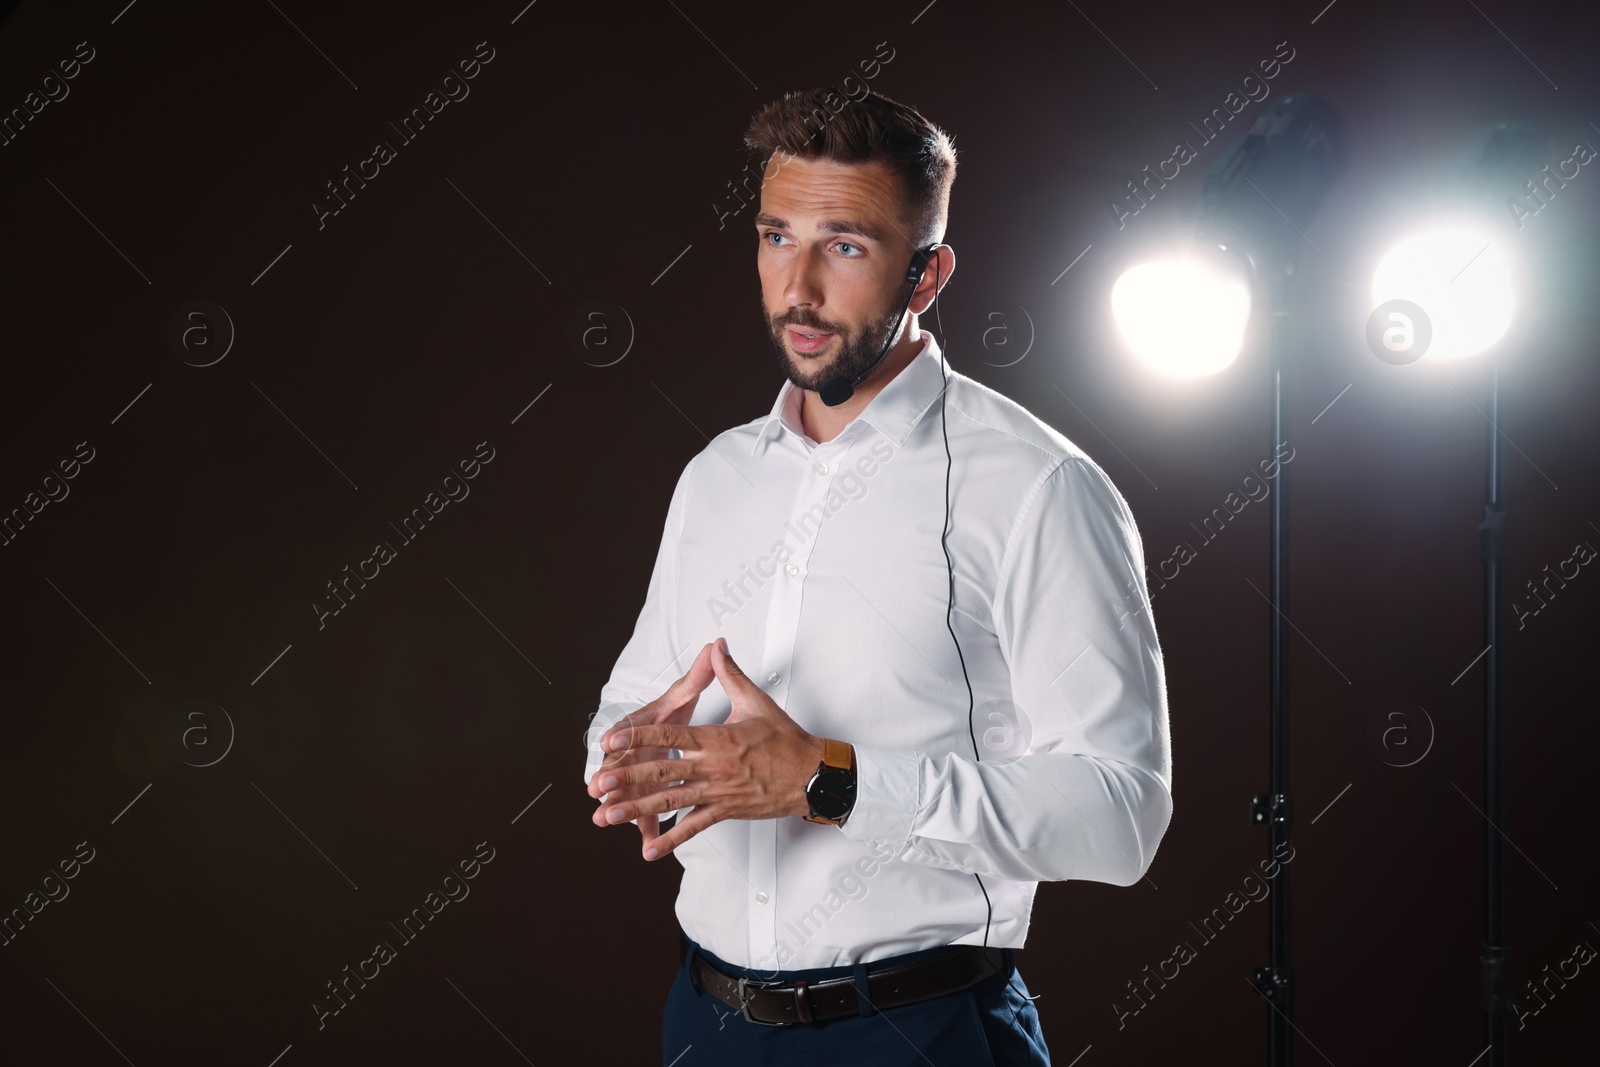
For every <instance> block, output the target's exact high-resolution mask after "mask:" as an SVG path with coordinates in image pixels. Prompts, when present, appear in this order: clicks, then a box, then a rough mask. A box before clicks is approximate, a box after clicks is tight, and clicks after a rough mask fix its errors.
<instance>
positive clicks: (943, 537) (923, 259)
mask: <svg viewBox="0 0 1600 1067" xmlns="http://www.w3.org/2000/svg"><path fill="white" fill-rule="evenodd" d="M938 247H939V246H938V245H937V244H932V245H929V246H928V247H926V248H918V249H916V250H914V251H913V252H912V253H911V263H910V265H909V266H908V267H907V268H906V281H907V282H908V283H909V284H910V286H911V291H910V292H908V293H907V294H906V302H905V304H904V305H902V306H901V308H900V315H899V317H898V318H896V319H895V324H894V329H893V330H890V331H889V336H888V337H887V338H885V339H884V342H883V349H882V351H880V352H879V353H878V358H877V359H874V360H873V361H872V363H871V365H869V366H868V367H867V369H866V370H864V371H862V372H861V373H860V374H858V375H856V376H855V377H854V378H851V379H849V380H846V379H844V378H835V379H833V380H831V381H828V382H826V383H824V384H823V385H822V386H820V387H819V388H818V389H817V396H818V398H820V399H821V401H822V402H823V403H824V404H826V405H827V406H828V407H830V408H831V407H838V406H839V405H840V404H842V403H844V402H845V401H846V400H849V399H850V397H851V396H852V395H853V394H854V393H855V390H856V386H858V385H860V384H861V380H862V379H863V378H865V377H866V376H867V375H868V374H871V373H872V371H873V370H874V369H875V368H876V367H877V366H878V364H879V363H882V362H883V358H884V356H886V355H888V354H889V346H890V345H892V344H893V343H894V339H895V337H896V336H897V335H898V334H899V333H900V325H901V323H903V322H904V321H905V317H906V312H907V311H909V310H910V308H911V297H912V296H913V295H915V293H916V288H917V284H918V283H919V282H921V281H922V275H923V273H924V272H925V271H926V270H927V269H928V263H929V262H930V261H932V263H933V276H934V288H933V313H934V316H935V317H936V318H937V319H938V322H939V334H940V336H941V337H943V338H946V339H948V337H949V334H947V333H945V329H944V316H943V315H941V314H940V313H939V290H940V289H941V288H942V287H943V286H942V284H941V279H940V277H939V260H938V258H937V257H935V256H934V255H933V253H934V250H935V249H937V248H938ZM945 359H946V352H945V345H943V344H941V345H940V346H939V376H940V378H941V379H942V381H941V384H940V387H939V430H940V433H941V434H943V436H944V526H943V527H942V528H941V530H940V532H939V547H940V548H941V549H943V550H944V562H945V570H946V573H947V574H948V576H949V580H950V584H949V593H948V597H947V599H946V601H945V614H944V624H945V628H946V629H947V630H949V631H950V640H951V641H953V642H954V643H955V646H956V658H957V659H958V660H959V661H960V662H961V678H962V680H963V681H965V682H966V684H967V735H968V737H970V738H971V739H972V758H973V759H974V760H980V759H981V758H982V757H981V756H980V755H979V753H978V735H977V733H976V731H974V730H973V727H972V714H973V696H972V679H971V678H970V677H969V676H968V675H967V659H966V656H964V655H963V654H962V652H961V641H960V640H959V639H958V638H957V637H956V630H955V626H954V624H953V623H952V622H951V616H952V615H953V614H954V612H955V597H956V565H955V561H954V560H953V559H952V558H951V556H950V546H949V543H948V538H949V535H950V470H951V467H952V466H953V463H952V460H951V456H950V431H949V428H948V426H947V425H946V422H945V402H944V396H945V393H947V392H948V391H949V389H950V378H949V374H948V372H947V368H946V363H945ZM972 877H973V878H974V879H976V880H977V883H978V889H979V890H980V891H981V892H982V893H983V902H984V905H985V906H986V907H987V908H988V917H987V918H986V919H985V920H984V924H983V947H984V948H985V949H987V948H988V947H989V927H990V926H991V924H992V923H993V922H994V904H993V902H992V901H990V899H989V890H988V889H986V888H984V884H983V879H982V878H981V877H979V876H978V874H977V873H976V872H974V873H973V875H972ZM1011 988H1013V989H1016V991H1017V995H1018V996H1020V997H1023V998H1024V999H1027V1000H1037V999H1038V997H1039V994H1037V993H1035V994H1033V995H1032V996H1029V995H1028V994H1026V993H1024V992H1022V990H1020V989H1017V987H1016V985H1015V976H1014V975H1013V977H1012V979H1011ZM1021 1010H1022V1006H1021V1005H1020V1004H1019V1005H1018V1006H1017V1011H1016V1012H1013V1013H1012V1019H1013V1021H1015V1018H1016V1015H1017V1013H1018V1012H1021Z"/></svg>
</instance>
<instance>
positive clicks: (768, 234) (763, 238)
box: [761, 230, 783, 248]
mask: <svg viewBox="0 0 1600 1067" xmlns="http://www.w3.org/2000/svg"><path fill="white" fill-rule="evenodd" d="M769 237H777V238H780V239H781V238H782V237H783V234H781V233H779V232H778V231H777V230H768V231H767V232H766V233H764V234H762V235H761V241H762V243H763V244H768V245H772V247H774V248H776V247H777V245H775V244H773V242H771V241H768V240H767V238H769Z"/></svg>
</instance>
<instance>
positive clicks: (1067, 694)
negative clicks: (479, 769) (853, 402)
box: [584, 332, 1172, 970]
mask: <svg viewBox="0 0 1600 1067" xmlns="http://www.w3.org/2000/svg"><path fill="white" fill-rule="evenodd" d="M922 337H923V338H924V339H925V344H924V347H923V349H922V350H921V351H920V352H919V353H918V354H917V355H916V356H915V357H914V358H913V359H912V361H911V362H910V363H909V364H908V365H907V366H906V367H905V368H904V369H903V370H902V371H901V372H900V373H899V374H897V375H896V376H895V377H894V378H893V379H892V380H891V381H889V382H888V383H887V384H886V385H885V386H884V387H883V389H882V390H881V391H879V393H878V394H877V395H876V396H874V397H873V398H872V400H871V401H870V402H869V403H868V404H867V406H866V408H865V409H863V410H862V411H861V413H860V414H859V415H858V416H857V417H856V418H855V419H854V420H852V421H851V422H850V423H849V424H848V425H847V426H846V427H845V428H844V429H843V431H841V432H840V433H839V435H838V436H837V437H835V438H834V439H833V440H831V441H827V442H824V443H821V444H819V443H817V442H816V441H813V440H811V439H810V438H809V437H807V436H806V434H805V432H804V431H803V430H802V428H801V425H800V419H799V412H800V400H801V396H802V393H801V391H800V390H798V389H797V388H795V386H794V385H793V384H792V383H789V382H785V383H784V385H783V387H782V389H780V390H779V393H778V397H777V401H776V402H775V403H774V404H773V406H772V410H771V412H770V413H769V414H768V415H765V416H763V417H761V418H758V419H755V420H753V421H751V422H747V423H745V424H744V425H742V426H736V427H734V428H732V429H730V430H727V431H725V432H723V433H721V434H719V435H718V436H717V438H716V439H715V440H714V441H712V442H711V443H710V445H708V446H707V447H706V448H705V449H703V450H702V451H701V452H700V453H699V454H697V455H696V456H695V457H694V458H693V459H691V460H690V461H689V463H688V464H687V466H685V467H684V469H683V473H682V475H681V476H680V477H679V479H678V483H677V487H676V489H675V490H674V491H673V494H672V501H671V504H670V505H669V506H668V509H667V517H666V524H665V529H664V530H663V532H662V537H661V546H660V550H659V552H658V554H657V556H656V561H655V568H654V573H653V574H652V575H651V579H650V585H649V588H648V590H647V591H646V595H645V602H644V609H643V610H642V611H641V612H640V614H639V618H638V621H637V623H636V625H635V627H634V630H633V635H632V637H631V638H630V639H629V641H628V643H627V645H626V646H625V647H624V648H623V650H622V654H621V656H620V657H619V658H618V660H617V662H616V666H615V668H614V669H613V670H612V673H611V677H610V679H609V680H608V681H607V683H606V684H605V686H604V687H603V688H602V689H601V692H600V699H601V702H602V704H601V710H600V713H599V714H597V715H596V716H595V719H594V724H593V729H592V731H591V735H590V742H591V743H590V751H589V758H588V762H587V764H586V766H585V768H584V781H585V782H586V783H587V782H588V780H589V778H590V777H591V776H592V775H593V774H594V772H595V770H596V769H598V767H599V765H600V761H601V759H602V754H601V753H600V752H599V751H598V749H597V748H596V747H595V742H597V741H598V738H599V735H600V733H601V731H603V730H604V729H605V728H606V727H607V726H608V725H610V724H611V723H612V722H613V721H615V720H616V719H617V718H618V717H620V715H621V714H622V713H625V712H627V711H631V710H634V709H636V708H638V707H640V706H641V705H643V704H645V703H648V702H649V701H651V700H654V699H655V698H656V697H658V696H660V695H661V693H662V691H663V690H664V689H666V687H667V686H668V685H670V684H671V683H672V682H673V681H674V680H675V679H677V678H678V677H679V676H680V675H682V674H683V673H684V672H685V671H687V670H688V669H689V666H690V665H691V664H692V663H693V661H694V658H695V656H696V655H697V654H698V652H699V651H700V649H701V648H702V647H703V646H704V645H705V644H706V643H707V642H709V641H713V640H715V639H716V638H717V637H719V636H722V637H726V638H727V642H728V650H729V653H730V654H731V655H732V656H733V657H734V659H735V660H736V661H737V662H738V663H739V665H740V667H741V668H743V670H744V671H745V673H746V674H748V675H749V677H750V678H751V679H752V680H753V681H754V682H755V683H756V684H757V685H758V686H760V687H761V688H762V689H763V690H764V691H765V692H766V693H767V694H768V695H770V696H771V697H772V699H773V700H774V701H776V702H777V703H778V705H779V706H780V707H782V708H783V709H784V710H785V711H786V712H787V713H788V714H789V716H790V717H791V718H793V719H794V720H795V721H796V722H797V723H799V724H800V725H801V726H802V727H804V728H805V729H806V730H808V731H810V732H811V733H812V734H815V735H817V736H819V737H833V738H838V739H840V740H843V741H847V742H850V743H851V744H853V745H854V746H855V751H856V764H857V775H858V786H857V796H856V801H855V807H854V809H853V810H852V811H851V813H850V816H849V818H848V819H847V820H846V822H845V823H844V825H843V826H832V825H826V824H820V823H812V822H807V821H806V820H804V819H801V818H799V817H798V816H795V817H786V818H781V819H762V820H735V819H727V820H723V821H721V822H719V823H717V824H715V825H714V826H712V827H710V828H709V829H706V830H703V831H701V832H700V833H699V834H697V835H696V836H695V837H693V838H691V839H690V840H689V841H688V842H686V843H684V844H682V845H680V846H678V848H677V849H676V850H675V851H674V852H673V855H674V856H676V857H677V859H678V862H679V863H680V864H682V866H683V869H684V873H683V880H682V884H681V886H680V888H679V892H678V899H677V906H676V911H677V918H678V922H679V923H680V925H681V926H682V928H683V930H684V932H685V933H686V934H688V936H689V937H691V938H693V939H694V940H695V941H696V942H698V943H699V944H700V945H702V946H703V947H705V948H706V949H708V950H709V951H711V952H713V953H715V954H716V955H717V956H720V957H722V958H723V959H725V960H727V961H729V962H730V963H735V964H739V965H741V966H746V967H752V968H759V969H762V970H778V969H796V968H809V967H828V966H838V965H842V964H853V963H858V962H869V961H872V960H876V959H880V958H882V957H885V956H891V955H896V954H898V953H903V952H911V951H915V950H918V949H925V948H932V947H935V946H939V945H950V944H973V945H978V944H983V943H984V942H985V939H987V943H988V944H990V945H994V946H1002V947H1012V948H1020V947H1021V946H1022V945H1023V942H1024V940H1025V938H1026V937H1027V932H1028V920H1029V917H1030V914H1031V910H1032V906H1033V897H1034V892H1035V890H1036V889H1037V887H1038V883H1039V881H1040V880H1050V881H1056V880H1061V879H1067V878H1080V879H1087V880H1090V881H1096V882H1110V883H1112V884H1115V885H1124V886H1125V885H1132V884H1133V883H1135V882H1137V881H1138V880H1139V879H1140V878H1141V877H1143V875H1144V873H1145V871H1146V870H1147V869H1148V868H1149V866H1150V863H1151V860H1152V859H1153V858H1154V856H1155V851H1156V845H1157V843H1158V842H1159V841H1160V840H1161V836H1162V834H1163V833H1165V832H1166V828H1167V824H1168V822H1169V821H1170V819H1171V815H1172V795H1171V790H1172V756H1171V741H1170V735H1169V731H1168V724H1167V698H1166V682H1165V674H1164V670H1163V667H1162V661H1161V649H1160V646H1159V644H1158V643H1157V639H1156V631H1155V625H1154V623H1153V621H1152V619H1151V614H1150V599H1149V594H1148V592H1147V590H1146V588H1145V581H1144V570H1145V567H1144V555H1143V547H1142V545H1141V543H1140V539H1139V533H1138V530H1137V528H1136V527H1135V525H1134V521H1133V516H1132V514H1131V513H1130V512H1129V510H1128V506H1127V503H1126V502H1125V501H1124V500H1123V498H1122V496H1121V494H1120V493H1118V492H1117V489H1116V487H1115V486H1113V485H1112V484H1111V480H1110V479H1109V478H1107V477H1106V475H1105V473H1104V472H1103V471H1102V470H1101V469H1100V468H1099V467H1098V466H1097V465H1096V464H1095V463H1094V461H1092V460H1091V459H1089V457H1088V456H1087V455H1085V454H1084V453H1083V452H1082V451H1081V450H1080V449H1079V448H1078V447H1077V446H1076V445H1074V444H1073V443H1072V442H1071V441H1069V440H1067V438H1065V437H1064V436H1062V435H1061V434H1060V433H1058V432H1057V431H1056V430H1054V429H1052V428H1051V427H1050V426H1048V425H1046V424H1045V423H1044V422H1042V421H1040V420H1039V419H1038V418H1036V417H1035V416H1033V415H1032V414H1030V413H1029V412H1028V411H1027V410H1026V409H1024V408H1023V407H1021V406H1020V405H1019V404H1017V403H1015V402H1014V401H1012V400H1010V399H1008V398H1006V397H1005V396H1002V395H1001V394H999V393H997V392H995V391H994V390H992V389H990V388H988V387H986V386H984V385H981V384H979V383H978V382H976V381H974V380H972V379H971V378H968V377H966V376H964V375H962V374H959V373H956V372H954V371H941V366H940V358H939V348H938V345H937V342H935V341H934V339H933V335H932V334H930V333H927V332H924V333H923V334H922ZM945 374H947V375H948V377H947V378H946V377H945ZM946 380H948V382H949V386H948V389H947V391H946V396H945V402H946V405H947V409H946V412H945V419H946V426H947V429H948V434H949V442H950V454H951V456H952V457H953V460H954V466H953V468H952V470H951V473H950V497H951V521H950V531H949V535H948V546H949V551H950V556H951V558H952V559H953V560H954V565H955V609H954V611H953V612H952V613H951V615H950V618H951V623H950V625H952V626H953V627H954V629H955V633H956V636H957V637H958V638H959V640H960V646H961V647H960V655H961V656H962V657H964V658H965V662H966V673H967V675H968V677H969V678H970V679H971V685H972V709H973V710H972V713H971V717H970V725H969V710H968V696H967V687H966V684H965V683H964V682H963V680H962V664H961V660H960V659H958V657H957V651H956V646H955V644H954V643H953V642H952V639H951V634H950V631H949V629H947V627H946V621H945V620H946V606H947V598H948V597H949V595H950V585H949V577H948V575H947V572H946V564H945V554H944V550H943V549H942V548H941V546H940V532H941V530H942V529H943V523H944V516H945V499H944V493H945V446H944V436H943V434H942V433H941V429H940V414H939V393H940V386H941V383H942V382H944V381H946ZM729 710H730V705H729V701H728V697H727V694H726V693H725V691H724V690H723V688H722V686H721V684H720V683H719V682H717V681H713V682H712V683H711V685H710V686H709V687H708V688H707V689H706V690H705V691H704V692H703V693H702V694H701V696H700V700H699V703H698V705H697V706H696V707H695V710H694V715H693V718H692V719H691V720H690V724H691V725H701V724H708V723H720V722H722V721H724V720H725V719H726V718H727V715H728V712H729ZM680 814H681V813H680ZM666 819H667V816H663V817H662V828H663V830H665V829H666V826H667V823H666ZM634 843H635V845H637V844H638V841H637V839H635V842H634ZM974 872H976V874H977V875H980V876H981V877H982V887H981V888H980V886H979V884H978V880H977V879H976V878H974ZM984 890H987V892H988V899H989V901H990V902H991V903H992V905H993V920H992V923H991V924H989V926H988V929H987V931H986V930H985V925H986V922H987V921H988V919H989V908H988V906H987V905H986V904H985V902H984Z"/></svg>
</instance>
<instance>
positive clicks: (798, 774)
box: [589, 638, 823, 860]
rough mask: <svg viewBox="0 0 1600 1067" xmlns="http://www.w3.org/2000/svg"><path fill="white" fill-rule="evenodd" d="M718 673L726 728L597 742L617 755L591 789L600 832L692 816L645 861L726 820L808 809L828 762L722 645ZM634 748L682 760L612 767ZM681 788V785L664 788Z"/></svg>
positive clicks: (621, 735) (643, 733)
mask: <svg viewBox="0 0 1600 1067" xmlns="http://www.w3.org/2000/svg"><path fill="white" fill-rule="evenodd" d="M711 666H712V669H713V670H714V671H715V672H716V677H717V680H718V681H719V682H721V683H722V688H723V691H724V692H726V693H727V694H728V699H729V701H730V702H731V704H732V710H731V711H730V712H729V713H728V718H727V719H726V721H724V722H722V723H720V724H715V725H706V726H689V725H687V724H663V725H656V726H634V727H613V728H612V729H610V730H607V731H606V733H605V734H604V735H602V736H601V739H600V746H601V750H602V751H604V752H607V753H612V754H613V755H610V756H608V757H607V763H605V764H603V765H602V766H601V768H600V770H599V771H597V772H596V773H595V775H594V776H593V778H592V779H591V781H590V787H589V791H590V794H591V795H598V794H599V793H601V792H604V794H605V795H604V796H603V798H602V802H601V805H600V807H599V808H598V809H596V811H595V814H594V822H595V825H597V826H607V825H611V824H613V823H625V822H627V821H628V820H630V819H635V818H638V817H639V816H641V815H651V814H660V813H661V812H666V811H672V810H674V809H684V808H688V807H691V806H692V807H693V808H694V810H693V811H691V812H688V813H687V814H684V813H683V812H682V811H681V810H680V811H679V815H678V818H677V821H676V822H674V823H673V825H672V829H670V830H668V831H666V832H665V833H662V834H660V835H658V836H656V837H654V838H653V839H649V840H646V841H645V843H644V845H645V848H644V858H645V859H647V860H653V859H658V858H660V857H662V856H665V855H667V854H668V853H669V852H671V851H672V850H673V849H675V848H677V847H678V846H679V845H681V844H683V843H684V842H685V841H687V840H689V838H691V837H693V836H694V835H695V834H697V833H699V832H700V831H701V830H704V829H705V828H706V827H708V826H711V825H713V824H715V823H718V822H721V821H722V820H723V819H777V818H782V817H783V816H785V815H806V814H809V813H810V811H811V805H810V804H809V803H808V802H807V800H806V784H807V783H808V782H810V781H811V777H812V775H814V774H816V773H817V765H818V764H820V763H821V762H822V752H823V744H822V738H820V737H816V736H814V735H813V734H811V733H808V732H807V731H806V730H804V729H802V728H801V726H800V724H799V723H797V722H795V721H794V720H793V719H791V718H790V717H789V715H788V713H787V712H785V711H784V710H783V709H782V708H780V707H779V706H778V704H777V702H776V701H774V700H773V699H772V698H771V697H769V696H768V695H767V694H766V693H764V692H762V691H761V689H760V688H759V687H758V686H757V685H756V684H755V683H754V682H752V681H751V680H750V678H749V677H748V676H747V675H746V674H745V673H744V671H742V670H740V669H739V665H738V664H736V663H734V662H733V658H732V657H731V656H729V655H728V643H727V641H726V640H724V639H723V638H718V639H717V641H716V644H715V645H714V646H713V648H712V652H711ZM633 746H653V747H657V748H663V749H666V748H675V749H678V750H679V751H681V752H682V753H683V758H682V759H675V760H674V759H669V760H655V761H653V762H649V763H633V764H628V765H625V766H624V765H619V764H617V763H615V762H613V761H614V760H615V759H617V758H620V757H621V756H622V755H624V754H626V753H627V751H628V750H629V748H630V747H633ZM677 781H681V783H682V784H680V785H676V786H672V787H670V788H663V785H664V784H665V783H667V782H677Z"/></svg>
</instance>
